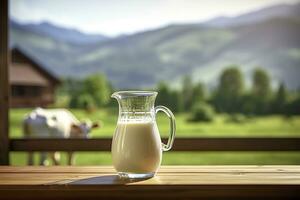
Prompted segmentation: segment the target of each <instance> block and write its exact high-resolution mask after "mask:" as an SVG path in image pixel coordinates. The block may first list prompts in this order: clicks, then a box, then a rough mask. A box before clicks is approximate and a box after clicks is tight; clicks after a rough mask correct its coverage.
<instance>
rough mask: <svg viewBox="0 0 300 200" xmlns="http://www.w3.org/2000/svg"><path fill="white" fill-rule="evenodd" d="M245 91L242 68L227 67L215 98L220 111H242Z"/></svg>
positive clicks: (214, 100)
mask: <svg viewBox="0 0 300 200" xmlns="http://www.w3.org/2000/svg"><path fill="white" fill-rule="evenodd" d="M243 92H244V78H243V75H242V73H241V72H240V70H239V69H238V68H237V67H236V66H231V67H229V68H227V69H225V70H224V71H223V72H222V74H221V77H220V80H219V85H218V87H217V90H216V94H215V96H214V99H213V102H214V104H215V107H216V108H217V110H218V111H220V112H228V113H235V112H240V111H241V107H242V106H241V99H242V95H243Z"/></svg>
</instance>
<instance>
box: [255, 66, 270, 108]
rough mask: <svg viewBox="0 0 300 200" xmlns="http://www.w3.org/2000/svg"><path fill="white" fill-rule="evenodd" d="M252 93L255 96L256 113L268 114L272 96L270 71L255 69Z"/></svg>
mask: <svg viewBox="0 0 300 200" xmlns="http://www.w3.org/2000/svg"><path fill="white" fill-rule="evenodd" d="M252 95H253V98H254V105H255V108H254V109H255V110H254V112H255V113H256V114H266V113H268V111H269V104H270V98H271V86H270V78H269V75H268V73H267V72H266V71H265V70H263V69H261V68H257V69H255V71H254V74H253V78H252Z"/></svg>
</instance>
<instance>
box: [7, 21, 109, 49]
mask: <svg viewBox="0 0 300 200" xmlns="http://www.w3.org/2000/svg"><path fill="white" fill-rule="evenodd" d="M10 26H11V27H12V28H20V29H23V30H26V31H31V32H34V33H36V34H41V35H45V36H48V37H51V38H53V39H56V40H59V41H63V42H69V43H72V44H78V45H86V44H92V43H97V42H101V41H105V40H107V39H109V37H107V36H104V35H101V34H86V33H82V32H80V31H78V30H76V29H69V28H64V27H61V26H57V25H53V24H52V23H49V22H41V23H36V24H21V23H19V22H17V21H15V20H11V21H10Z"/></svg>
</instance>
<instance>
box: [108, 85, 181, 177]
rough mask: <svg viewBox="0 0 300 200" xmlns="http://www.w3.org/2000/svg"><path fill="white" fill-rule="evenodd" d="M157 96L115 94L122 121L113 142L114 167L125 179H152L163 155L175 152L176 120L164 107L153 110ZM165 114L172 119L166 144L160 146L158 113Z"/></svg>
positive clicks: (148, 93) (136, 92)
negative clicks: (164, 152)
mask: <svg viewBox="0 0 300 200" xmlns="http://www.w3.org/2000/svg"><path fill="white" fill-rule="evenodd" d="M156 96H157V92H152V91H120V92H115V93H113V94H112V97H113V98H116V99H117V100H118V103H119V118H118V122H117V128H116V130H115V133H114V136H113V141H112V149H111V151H112V160H113V166H114V168H115V169H116V171H117V172H118V174H119V176H120V177H122V178H150V177H152V176H154V175H155V173H156V171H157V170H158V168H159V166H160V163H161V157H162V152H163V151H168V150H170V149H171V148H172V145H173V142H174V138H175V129H176V126H175V117H174V115H173V113H172V112H171V111H170V110H169V109H168V108H166V107H164V106H156V107H155V108H154V102H155V98H156ZM159 111H163V112H164V113H165V114H167V116H168V117H169V119H170V135H169V139H168V143H167V144H163V143H162V142H161V138H160V135H159V131H158V128H157V124H156V113H157V112H159Z"/></svg>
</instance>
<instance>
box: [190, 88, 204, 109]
mask: <svg viewBox="0 0 300 200" xmlns="http://www.w3.org/2000/svg"><path fill="white" fill-rule="evenodd" d="M204 100H205V86H204V84H202V83H198V84H197V85H195V86H194V87H193V93H192V106H194V105H195V104H197V103H198V102H204Z"/></svg>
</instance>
